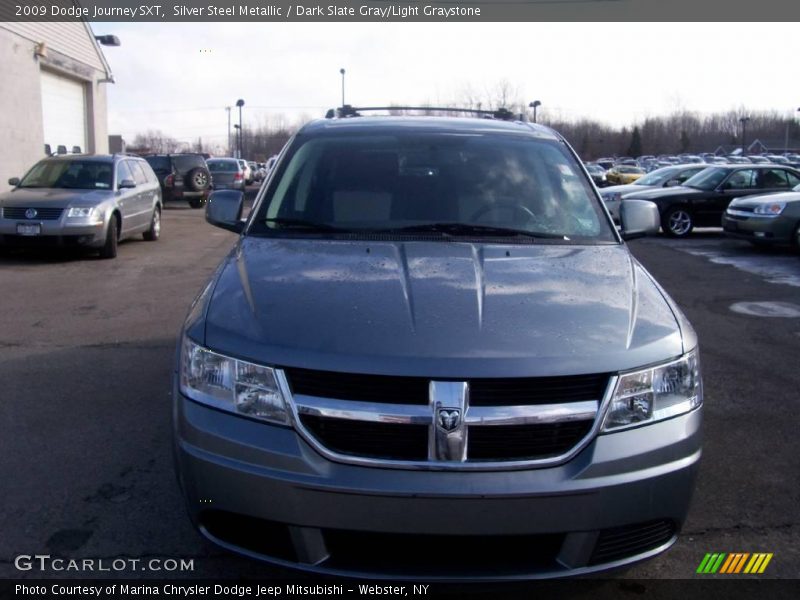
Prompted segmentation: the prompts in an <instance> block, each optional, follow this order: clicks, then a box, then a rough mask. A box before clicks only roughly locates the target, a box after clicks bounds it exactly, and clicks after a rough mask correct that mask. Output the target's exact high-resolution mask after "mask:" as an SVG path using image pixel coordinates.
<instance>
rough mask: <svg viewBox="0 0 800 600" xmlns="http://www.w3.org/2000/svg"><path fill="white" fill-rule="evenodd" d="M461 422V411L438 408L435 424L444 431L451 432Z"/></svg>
mask: <svg viewBox="0 0 800 600" xmlns="http://www.w3.org/2000/svg"><path fill="white" fill-rule="evenodd" d="M460 420H461V411H460V410H456V409H452V408H440V409H439V416H438V417H437V418H436V422H437V424H438V425H439V427H441V428H442V429H444V430H445V431H453V430H454V429H455V428H456V427H458V424H459V421H460Z"/></svg>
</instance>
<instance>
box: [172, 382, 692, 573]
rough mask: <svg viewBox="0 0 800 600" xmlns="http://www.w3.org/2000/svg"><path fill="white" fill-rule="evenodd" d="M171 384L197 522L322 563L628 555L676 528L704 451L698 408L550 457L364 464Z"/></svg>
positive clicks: (179, 459)
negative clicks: (444, 467)
mask: <svg viewBox="0 0 800 600" xmlns="http://www.w3.org/2000/svg"><path fill="white" fill-rule="evenodd" d="M174 394H175V396H174V397H175V399H176V401H175V406H174V409H175V410H174V429H175V430H174V433H175V451H176V467H177V471H178V476H179V480H180V483H181V487H182V489H183V492H184V496H185V499H186V503H187V507H188V511H189V514H190V517H191V518H192V520H193V522H194V523H195V525H197V526H198V527H199V529H200V531H201V533H202V534H203V535H205V536H206V537H207V538H209V539H210V540H212V541H213V542H215V543H217V544H218V545H221V546H223V547H225V548H227V549H229V550H232V551H234V552H238V553H241V554H245V555H248V556H251V557H254V558H258V559H261V560H265V561H268V562H272V563H275V564H279V565H283V566H291V567H295V568H300V569H304V570H309V571H314V572H319V573H328V574H337V575H346V576H359V577H392V578H421V577H422V578H427V579H441V578H443V579H459V580H463V579H527V578H548V577H563V576H570V575H580V574H585V573H591V572H595V571H600V570H605V569H610V568H615V567H619V566H623V565H626V564H630V563H633V562H636V561H639V560H642V559H645V558H648V557H651V556H654V555H655V554H658V553H659V552H662V551H663V550H665V549H667V548H668V547H669V546H671V545H672V544H673V543H674V542H675V539H676V535H677V531H678V530H679V529H680V526H681V525H682V523H683V521H684V520H685V518H686V514H687V511H688V508H689V501H690V498H691V494H692V489H693V486H694V479H695V474H696V470H697V463H698V461H699V459H700V455H701V421H702V413H701V410H702V409H698V410H696V411H694V412H692V413H689V414H687V415H682V416H680V417H676V418H673V419H670V420H668V421H663V422H660V423H657V424H653V425H649V426H646V427H642V428H638V429H631V430H627V431H623V432H619V433H614V434H607V435H601V436H598V437H597V438H595V439H594V440H593V441H592V442H591V443H590V444H589V445H588V446H587V447H586V448H585V449H584V450H583V451H582V452H580V453H579V454H578V455H577V456H576V457H575V458H574V459H572V460H571V461H569V462H567V463H565V464H562V465H560V466H557V467H552V468H541V469H530V470H518V471H478V472H475V471H472V472H453V471H445V472H443V471H426V470H398V469H381V468H374V467H362V466H354V465H348V464H341V463H337V462H332V461H330V460H328V459H326V458H324V457H322V456H321V455H320V454H318V453H317V452H316V451H315V450H313V449H312V448H311V447H310V446H309V445H308V444H307V443H306V442H305V441H304V440H303V439H302V438H301V437H300V436H299V435H297V434H296V433H295V432H294V431H293V430H291V429H288V428H284V427H276V426H270V425H267V424H263V423H259V422H257V421H253V420H249V419H245V418H241V417H238V416H235V415H230V414H227V413H224V412H220V411H217V410H215V409H212V408H208V407H206V406H204V405H201V404H198V403H195V402H193V401H191V400H188V399H186V398H185V397H183V396H182V395H181V394H180V392H179V391H178V389H177V387H176V388H175V389H174ZM626 532H627V533H626ZM437 549H441V550H437ZM471 549H474V550H471ZM464 552H466V553H467V555H466V556H464V557H463V558H460V559H459V560H458V561H455V562H454V560H455V559H454V556H456V555H458V556H461V555H462V554H463V553H464ZM398 553H399V554H398ZM431 553H433V556H431ZM470 553H471V554H470ZM421 556H424V557H425V559H424V560H423V561H422V563H420V560H419V559H420V557H421ZM472 559H475V560H472ZM473 563H474V564H473Z"/></svg>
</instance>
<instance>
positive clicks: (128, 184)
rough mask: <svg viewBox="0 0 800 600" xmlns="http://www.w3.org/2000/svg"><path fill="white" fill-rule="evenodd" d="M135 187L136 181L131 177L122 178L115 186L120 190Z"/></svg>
mask: <svg viewBox="0 0 800 600" xmlns="http://www.w3.org/2000/svg"><path fill="white" fill-rule="evenodd" d="M135 187H136V182H135V181H134V180H133V179H123V180H122V181H120V182H119V185H118V186H117V188H118V189H120V190H124V189H126V188H135Z"/></svg>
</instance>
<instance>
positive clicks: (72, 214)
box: [67, 206, 95, 219]
mask: <svg viewBox="0 0 800 600" xmlns="http://www.w3.org/2000/svg"><path fill="white" fill-rule="evenodd" d="M94 214H95V207H94V206H73V207H72V208H70V209H69V211H67V217H68V218H70V219H88V218H91V216H92V215H94Z"/></svg>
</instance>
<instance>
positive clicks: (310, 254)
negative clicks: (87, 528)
mask: <svg viewBox="0 0 800 600" xmlns="http://www.w3.org/2000/svg"><path fill="white" fill-rule="evenodd" d="M361 111H362V109H358V111H354V112H356V114H358V113H359V112H361ZM398 119H401V120H398ZM522 167H524V168H522ZM277 169H278V170H277V171H276V172H274V173H273V175H272V176H271V178H270V180H269V182H268V183H267V184H266V187H265V188H263V189H262V192H261V194H260V195H259V198H258V200H257V202H256V205H255V206H254V208H253V210H252V212H251V213H250V216H249V217H248V219H247V222H246V223H242V221H241V220H240V215H241V212H242V202H243V195H242V194H241V193H239V192H232V191H224V192H214V194H213V195H212V197H211V199H210V201H209V204H208V207H207V209H206V217H207V219H208V221H209V223H211V224H213V225H216V226H219V227H221V228H223V229H226V230H230V231H235V232H237V233H239V234H240V235H239V237H238V239H237V241H236V245H235V247H234V249H233V250H232V251H231V252H230V254H229V255H228V256H227V258H225V259H224V261H223V262H222V264H221V265H220V267H219V269H217V271H216V272H215V274H214V276H213V277H212V279H211V281H210V282H209V283H208V284H207V285H206V286H205V287H204V288H203V291H202V292H201V293H200V295H199V296H198V297H197V299H196V300H195V302H194V304H193V306H192V308H191V310H190V312H189V316H188V318H187V320H186V322H185V324H184V327H183V330H182V333H181V338H180V341H179V347H178V354H177V356H178V358H177V364H176V367H175V380H174V395H173V398H174V407H173V415H174V419H175V420H174V429H173V431H174V435H175V444H174V447H175V457H176V461H177V470H178V474H179V477H178V479H179V481H180V483H181V487H182V490H183V494H184V496H185V498H186V506H187V507H188V510H189V513H190V515H191V518H192V519H193V521H194V523H195V524H196V525H197V526H198V528H199V530H200V532H201V533H202V534H203V535H204V536H206V537H207V538H208V539H210V540H212V541H214V542H215V543H217V544H220V545H222V546H223V547H225V548H227V549H228V550H233V551H236V552H241V553H244V554H246V555H248V556H250V557H255V558H258V559H261V560H265V561H272V562H276V563H279V564H282V565H285V566H286V565H292V566H294V567H297V568H300V569H308V570H311V571H315V572H317V573H337V574H339V575H359V576H379V577H386V576H387V575H389V574H391V576H392V577H411V578H416V577H425V578H431V577H444V578H448V579H450V578H459V577H470V578H482V577H484V578H490V579H498V578H520V577H551V576H559V575H562V576H563V575H574V574H579V573H580V574H587V573H591V572H595V571H601V570H604V569H608V568H612V567H620V566H623V565H626V564H630V563H633V562H636V561H638V560H641V559H644V558H647V557H650V556H653V555H655V554H657V553H659V552H661V551H663V550H665V549H666V548H668V547H669V546H670V545H671V544H673V543H674V541H675V540H676V537H677V533H678V531H679V529H680V527H681V524H682V523H683V521H684V519H685V518H686V514H687V510H688V506H689V501H690V496H691V491H692V487H693V482H694V479H695V474H696V472H697V466H698V461H699V458H700V454H701V432H700V429H701V427H700V426H701V420H702V415H701V405H702V402H703V398H702V385H701V380H700V371H699V362H698V358H697V338H696V336H695V333H694V331H693V329H692V327H691V325H689V323H688V322H687V321H686V318H685V317H684V316H683V314H682V313H681V311H680V310H679V309H678V307H677V306H676V305H675V303H674V302H673V301H672V300H670V299H669V298H668V296H666V293H665V292H664V290H663V289H661V288H660V287H658V286H657V285H656V284H655V283H654V281H653V279H652V278H651V276H650V275H649V274H647V272H646V271H645V270H644V268H643V267H642V266H641V264H639V262H638V261H636V260H635V259H634V258H633V257H632V255H631V254H630V252H629V250H628V247H627V246H626V244H625V243H624V242H623V237H624V238H629V237H632V236H639V235H643V234H645V233H647V232H655V231H657V229H658V214H657V211H656V208H655V207H654V206H653V205H652V204H650V203H647V202H625V203H624V204H623V207H622V212H621V216H622V234H621V236H623V237H621V236H620V234H619V233H618V232H617V230H616V228H615V227H614V226H613V224H612V222H611V220H610V219H609V218H608V215H607V213H606V211H605V210H604V209H603V208H602V205H601V200H600V198H599V196H598V194H597V192H596V188H595V187H594V186H593V185H592V183H591V181H590V179H589V177H588V176H587V174H586V173H585V171H584V169H583V168H582V167H581V165H580V162H579V160H578V159H577V157H576V154H575V153H574V151H573V150H572V149H571V148H570V147H569V146H568V145H567V143H566V141H565V140H564V139H563V138H562V137H561V136H560V135H558V134H557V133H555V132H554V131H552V130H551V129H549V128H546V127H543V126H541V125H536V124H533V123H510V122H505V121H502V120H491V119H460V118H440V119H437V118H436V117H410V116H409V117H402V118H398V117H386V118H384V117H369V118H364V117H360V116H353V117H347V118H338V119H326V120H324V121H322V122H319V121H315V122H312V123H310V124H307V125H305V126H304V127H303V128H302V129H301V130H300V132H299V133H298V134H297V135H296V136H295V137H294V138H293V139H292V141H291V142H290V144H289V146H288V147H287V148H286V149H285V150H284V152H283V155H282V158H281V161H280V164H279V166H278V167H277ZM207 498H210V499H212V502H211V503H207V502H203V500H204V499H207ZM487 549H491V551H488V550H487ZM520 550H522V551H523V553H522V555H521V554H520Z"/></svg>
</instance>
